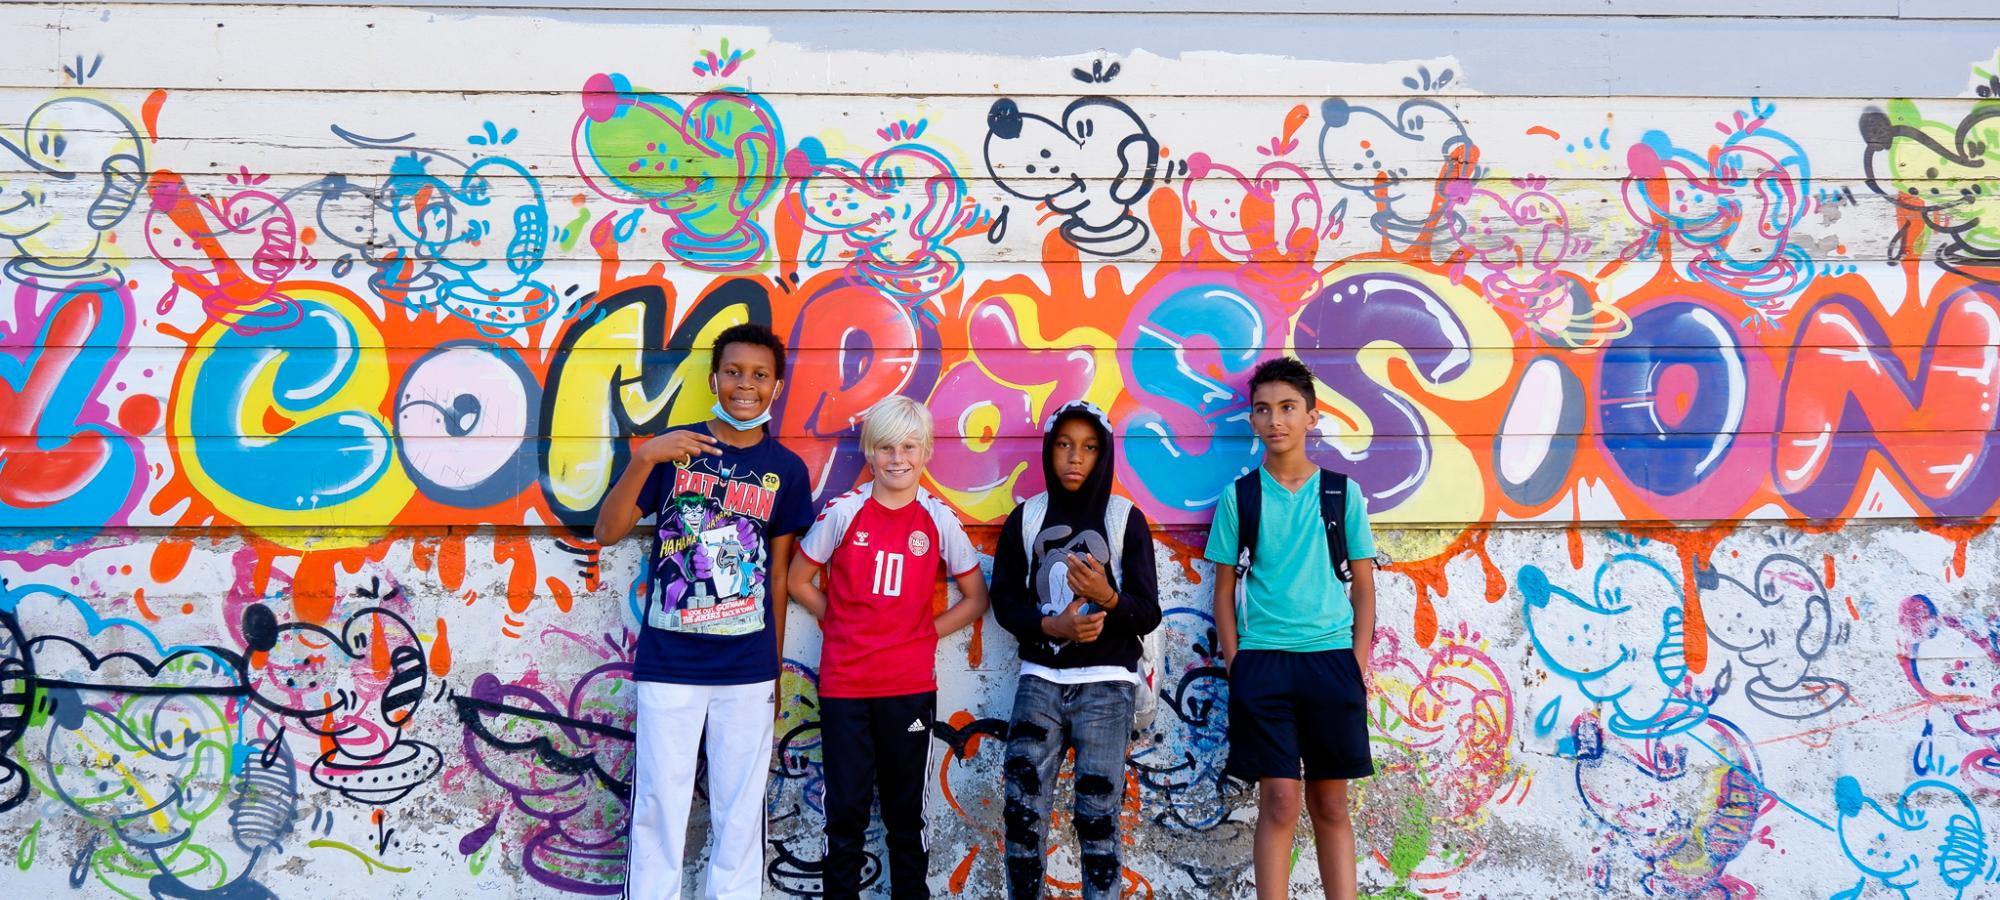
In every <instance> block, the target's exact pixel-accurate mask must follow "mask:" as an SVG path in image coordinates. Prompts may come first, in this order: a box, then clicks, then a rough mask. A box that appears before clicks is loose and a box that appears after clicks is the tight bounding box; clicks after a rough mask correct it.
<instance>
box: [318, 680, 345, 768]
mask: <svg viewBox="0 0 2000 900" xmlns="http://www.w3.org/2000/svg"><path fill="white" fill-rule="evenodd" d="M319 696H320V702H321V703H323V704H325V705H326V708H328V709H332V708H333V695H332V694H321V695H319ZM319 730H320V735H319V755H320V756H322V757H324V756H332V755H333V752H334V751H335V750H338V749H340V745H339V744H337V743H334V740H333V713H327V714H326V716H325V717H323V718H322V719H320V729H319Z"/></svg>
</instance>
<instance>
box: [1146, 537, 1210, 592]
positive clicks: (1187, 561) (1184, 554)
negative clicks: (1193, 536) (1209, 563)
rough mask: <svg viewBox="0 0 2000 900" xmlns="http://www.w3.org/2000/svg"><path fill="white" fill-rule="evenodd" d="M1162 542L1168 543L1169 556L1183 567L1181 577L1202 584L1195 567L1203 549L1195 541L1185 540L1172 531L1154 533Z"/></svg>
mask: <svg viewBox="0 0 2000 900" xmlns="http://www.w3.org/2000/svg"><path fill="white" fill-rule="evenodd" d="M1154 538H1155V539H1157V540H1158V541H1159V542H1160V543H1162V544H1165V545H1167V557H1168V558H1169V559H1172V560H1173V561H1174V563H1175V564H1176V565H1179V566H1180V567H1181V577H1183V578H1186V579H1187V582H1188V584H1200V583H1201V575H1200V573H1198V572H1196V571H1195V569H1194V561H1195V560H1197V559H1200V558H1201V554H1202V551H1201V550H1200V549H1198V548H1196V547H1195V545H1194V542H1193V541H1189V540H1184V539H1182V538H1180V537H1178V536H1176V535H1175V534H1173V533H1172V532H1166V531H1162V532H1159V533H1157V534H1155V535H1154Z"/></svg>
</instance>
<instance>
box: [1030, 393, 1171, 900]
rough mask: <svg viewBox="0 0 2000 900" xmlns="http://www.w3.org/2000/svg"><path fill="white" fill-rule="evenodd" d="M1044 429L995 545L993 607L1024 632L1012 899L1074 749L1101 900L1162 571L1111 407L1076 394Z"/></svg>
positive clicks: (1035, 874) (1093, 898)
mask: <svg viewBox="0 0 2000 900" xmlns="http://www.w3.org/2000/svg"><path fill="white" fill-rule="evenodd" d="M1044 431H1045V433H1044V434H1043V436H1042V475H1043V477H1044V478H1045V479H1046V480H1047V483H1048V491H1047V492H1045V493H1042V494H1038V495H1036V496H1034V497H1031V498H1029V499H1028V500H1027V501H1026V502H1024V503H1022V504H1021V505H1020V506H1018V507H1015V509H1014V512H1013V513H1012V514H1010V515H1008V517H1007V524H1006V525H1005V526H1003V527H1002V528H1001V530H1000V546H999V550H998V552H997V553H996V554H995V555H994V558H993V592H992V595H993V616H994V618H995V619H997V620H998V621H999V622H1000V625H1001V627H1003V628H1005V629H1007V630H1008V631H1009V632H1011V633H1012V634H1013V635H1014V637H1015V638H1016V639H1018V640H1019V641H1020V643H1021V675H1020V682H1019V685H1018V686H1017V687H1016V689H1015V693H1014V713H1013V721H1012V723H1011V724H1010V725H1009V727H1008V732H1007V761H1006V766H1005V770H1004V771H1005V774H1006V782H1007V807H1006V814H1005V818H1006V823H1007V890H1008V896H1010V897H1012V898H1013V900H1031V898H1040V897H1041V896H1042V888H1043V860H1044V859H1045V852H1044V846H1043V843H1044V840H1045V839H1046V837H1047V833H1048V818H1049V808H1050V806H1051V804H1052V802H1053V797H1054V794H1055V783H1056V770H1057V768H1058V767H1059V766H1061V764H1062V758H1063V753H1064V751H1065V750H1069V749H1074V750H1075V751H1076V810H1075V820H1076V836H1077V840H1078V842H1079V843H1080V844H1081V845H1082V851H1083V853H1082V857H1083V896H1084V898H1085V900H1098V898H1109V897H1117V896H1118V895H1119V886H1120V885H1119V881H1120V875H1121V873H1122V872H1123V867H1122V866H1121V864H1120V862H1119V840H1118V807H1119V798H1120V797H1121V796H1122V795H1123V793H1124V785H1125V751H1126V746H1127V744H1128V743H1129V742H1130V741H1131V738H1132V715H1133V709H1134V703H1135V700H1136V698H1135V696H1134V693H1135V692H1136V691H1137V690H1139V689H1140V683H1141V682H1140V678H1139V657H1140V652H1141V642H1140V638H1142V637H1143V636H1145V635H1146V634H1147V633H1148V632H1150V631H1152V630H1153V629H1155V628H1158V627H1159V625H1160V597H1159V581H1158V576H1157V575H1156V574H1155V573H1154V570H1153V537H1152V533H1151V531H1150V530H1149V529H1148V526H1147V522H1146V516H1145V514H1143V513H1141V512H1139V510H1138V508H1137V507H1135V506H1133V505H1132V502H1131V501H1129V500H1126V499H1125V498H1123V497H1117V496H1113V495H1112V493H1111V477H1112V472H1113V470H1114V468H1115V466H1114V465H1113V463H1114V461H1115V460H1114V456H1113V451H1112V446H1111V425H1110V422H1109V421H1108V420H1107V419H1106V418H1105V416H1104V413H1103V411H1101V410H1099V409H1098V408H1097V407H1096V406H1093V405H1091V404H1090V403H1087V402H1082V401H1078V402H1076V403H1071V404H1069V405H1067V406H1064V407H1063V408H1061V409H1059V410H1057V411H1056V414H1055V415H1054V416H1052V417H1051V418H1050V419H1049V422H1048V425H1047V426H1046V428H1045V429H1044ZM1024 535H1026V537H1025V538H1024Z"/></svg>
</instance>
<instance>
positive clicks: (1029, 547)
mask: <svg viewBox="0 0 2000 900" xmlns="http://www.w3.org/2000/svg"><path fill="white" fill-rule="evenodd" d="M1048 517H1049V494H1048V492H1047V491H1043V492H1042V493H1039V494H1036V495H1035V496H1033V497H1029V498H1028V499H1027V500H1026V501H1024V502H1023V503H1022V504H1021V555H1022V556H1025V557H1027V560H1028V571H1030V572H1032V571H1034V570H1035V538H1036V537H1038V536H1040V535H1041V533H1042V523H1043V522H1044V521H1047V520H1048Z"/></svg>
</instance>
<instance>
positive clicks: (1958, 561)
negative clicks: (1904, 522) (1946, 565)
mask: <svg viewBox="0 0 2000 900" xmlns="http://www.w3.org/2000/svg"><path fill="white" fill-rule="evenodd" d="M1993 522H1994V520H1993V519H1990V518H1988V519H1976V520H1974V521H1971V522H1954V523H1950V524H1946V523H1943V522H1931V523H1924V524H1920V525H1918V526H1917V527H1919V528H1922V529H1923V530H1925V531H1928V532H1930V533H1932V534H1935V535H1937V536H1938V537H1941V538H1944V539H1945V540H1947V541H1950V542H1951V543H1952V550H1951V574H1952V577H1953V578H1964V577H1965V550H1966V547H1967V546H1968V545H1970V544H1971V543H1972V539H1973V538H1976V537H1978V536H1980V535H1981V534H1984V533H1986V530H1987V529H1989V528H1992V527H1993Z"/></svg>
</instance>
